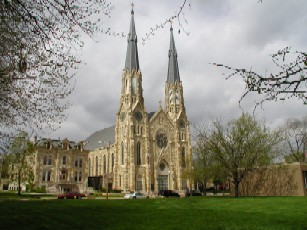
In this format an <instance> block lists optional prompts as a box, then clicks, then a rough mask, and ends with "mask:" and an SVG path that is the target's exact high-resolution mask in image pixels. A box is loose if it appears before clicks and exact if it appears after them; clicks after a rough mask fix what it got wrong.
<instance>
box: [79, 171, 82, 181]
mask: <svg viewBox="0 0 307 230" xmlns="http://www.w3.org/2000/svg"><path fill="white" fill-rule="evenodd" d="M79 181H82V172H81V171H80V172H79Z"/></svg>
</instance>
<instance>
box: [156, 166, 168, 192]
mask: <svg viewBox="0 0 307 230" xmlns="http://www.w3.org/2000/svg"><path fill="white" fill-rule="evenodd" d="M157 171H158V175H157V181H158V191H161V190H168V189H169V174H170V172H169V167H168V165H167V163H166V162H165V161H164V160H162V161H160V163H159V164H158V170H157Z"/></svg>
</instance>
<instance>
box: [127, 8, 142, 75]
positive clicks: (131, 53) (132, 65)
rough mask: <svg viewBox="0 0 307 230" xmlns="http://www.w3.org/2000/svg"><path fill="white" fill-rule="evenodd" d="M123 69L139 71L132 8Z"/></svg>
mask: <svg viewBox="0 0 307 230" xmlns="http://www.w3.org/2000/svg"><path fill="white" fill-rule="evenodd" d="M125 69H129V70H130V71H132V70H133V69H134V70H136V71H138V70H139V69H140V66H139V55H138V47H137V36H136V32H135V23H134V11H133V8H132V10H131V21H130V31H129V34H128V48H127V54H126V63H125Z"/></svg>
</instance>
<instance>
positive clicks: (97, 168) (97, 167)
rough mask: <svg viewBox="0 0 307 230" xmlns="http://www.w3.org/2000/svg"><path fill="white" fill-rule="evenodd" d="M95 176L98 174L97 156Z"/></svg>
mask: <svg viewBox="0 0 307 230" xmlns="http://www.w3.org/2000/svg"><path fill="white" fill-rule="evenodd" d="M96 176H98V157H97V156H96Z"/></svg>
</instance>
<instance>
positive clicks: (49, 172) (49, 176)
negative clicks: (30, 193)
mask: <svg viewBox="0 0 307 230" xmlns="http://www.w3.org/2000/svg"><path fill="white" fill-rule="evenodd" d="M50 179H51V171H48V173H47V181H50Z"/></svg>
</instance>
